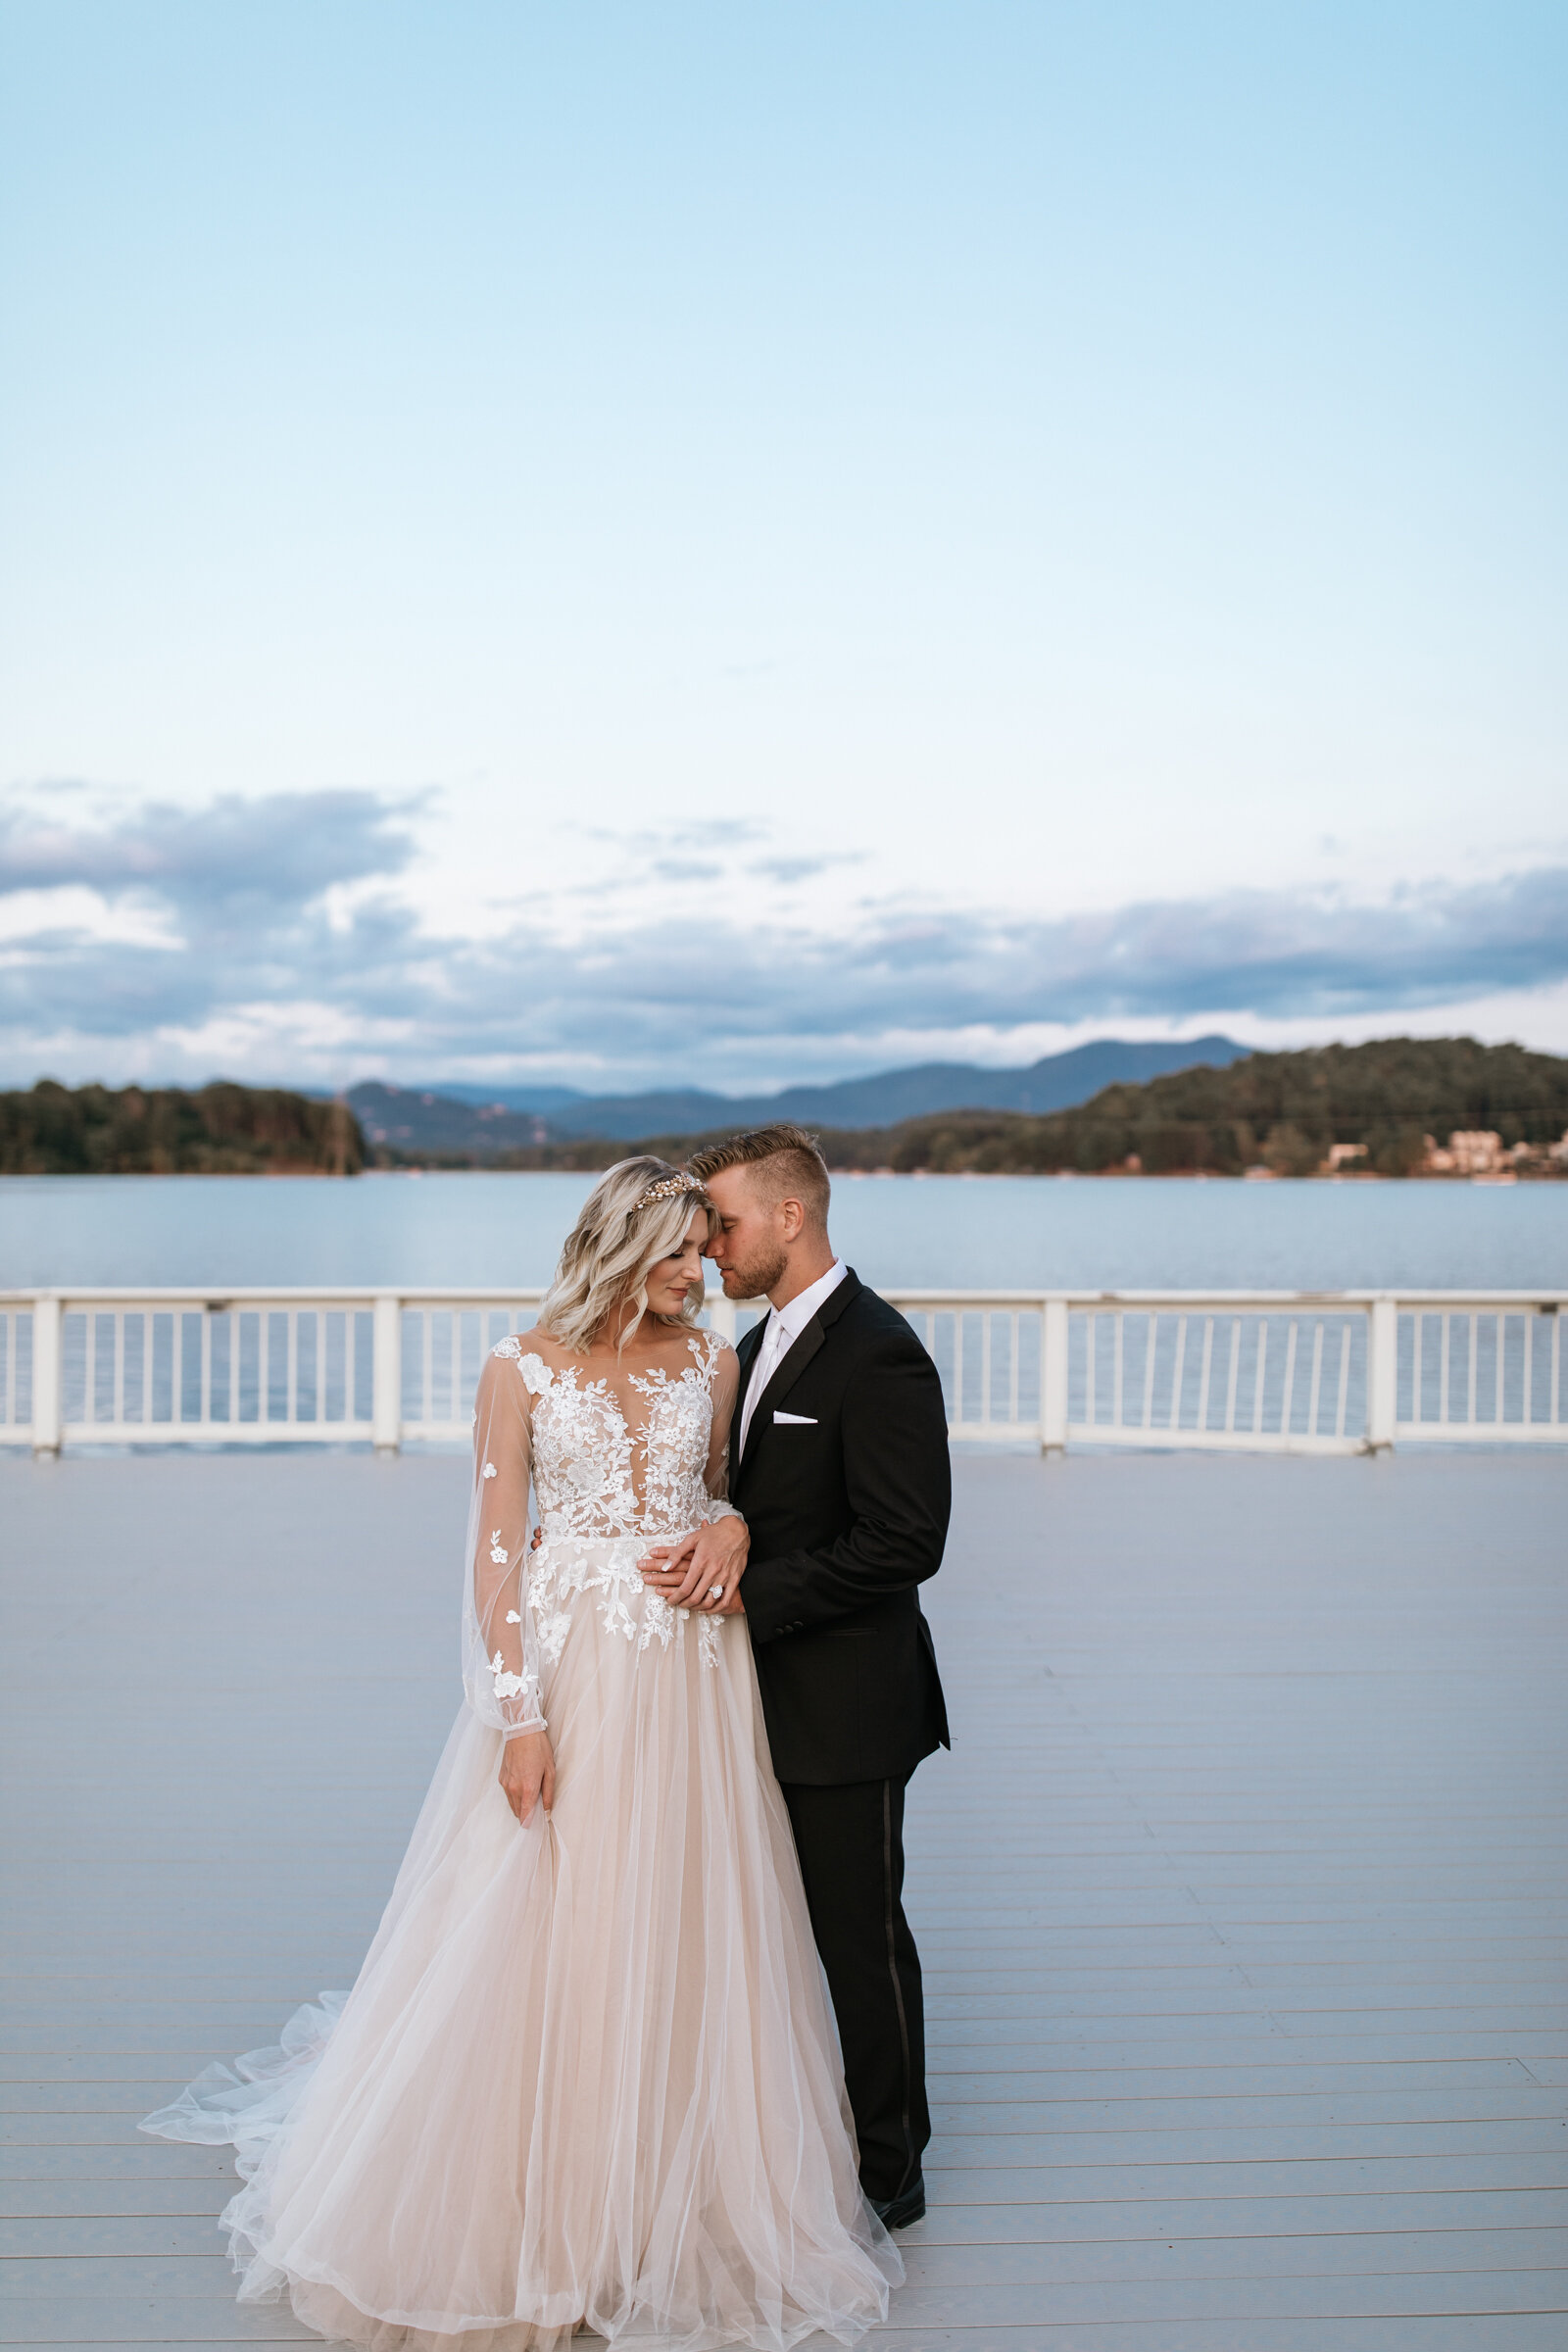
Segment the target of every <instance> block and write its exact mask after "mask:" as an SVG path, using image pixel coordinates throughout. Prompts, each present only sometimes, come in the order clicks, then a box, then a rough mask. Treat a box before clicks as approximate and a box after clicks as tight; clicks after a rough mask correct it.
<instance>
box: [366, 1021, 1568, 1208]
mask: <svg viewBox="0 0 1568 2352" xmlns="http://www.w3.org/2000/svg"><path fill="white" fill-rule="evenodd" d="M1455 1129H1462V1130H1482V1131H1489V1132H1492V1133H1495V1134H1496V1135H1498V1136H1500V1138H1501V1140H1502V1146H1503V1149H1504V1151H1508V1150H1510V1149H1511V1148H1512V1147H1513V1146H1515V1145H1528V1146H1533V1147H1535V1148H1536V1149H1535V1151H1534V1152H1533V1153H1531V1154H1530V1155H1529V1156H1526V1155H1524V1154H1521V1155H1520V1158H1519V1160H1518V1162H1517V1165H1518V1171H1519V1173H1520V1174H1522V1175H1543V1176H1544V1175H1551V1174H1558V1173H1568V1169H1565V1168H1564V1165H1563V1163H1562V1162H1561V1161H1557V1160H1553V1159H1551V1158H1550V1157H1549V1156H1548V1155H1547V1152H1546V1147H1547V1146H1549V1145H1551V1144H1553V1143H1556V1142H1557V1141H1558V1140H1559V1139H1560V1138H1561V1137H1562V1135H1563V1133H1564V1131H1565V1129H1568V1060H1564V1059H1563V1058H1561V1057H1560V1056H1558V1055H1556V1054H1531V1053H1527V1052H1526V1051H1525V1049H1524V1048H1523V1047H1522V1046H1483V1045H1478V1044H1477V1043H1476V1041H1475V1040H1474V1039H1473V1038H1465V1037H1460V1038H1410V1037H1397V1038H1386V1039H1383V1040H1380V1041H1379V1042H1378V1043H1376V1044H1373V1045H1365V1046H1323V1047H1316V1048H1313V1049H1311V1050H1309V1051H1307V1052H1304V1053H1299V1054H1252V1055H1251V1056H1250V1059H1248V1060H1246V1061H1238V1062H1234V1063H1232V1065H1231V1067H1230V1068H1229V1069H1223V1070H1217V1069H1211V1068H1209V1067H1207V1066H1206V1065H1205V1066H1203V1067H1201V1068H1197V1069H1191V1070H1177V1071H1174V1072H1172V1074H1171V1075H1170V1076H1169V1077H1165V1078H1153V1079H1151V1080H1150V1081H1149V1082H1148V1083H1147V1084H1146V1085H1143V1086H1109V1087H1106V1088H1105V1090H1104V1092H1103V1094H1099V1095H1096V1096H1095V1097H1094V1099H1093V1100H1092V1101H1091V1102H1088V1103H1081V1104H1079V1106H1078V1107H1077V1108H1076V1109H1073V1110H1057V1111H1052V1112H1050V1113H1048V1114H1047V1115H1045V1116H1043V1117H1039V1118H1036V1117H1031V1116H1029V1115H1027V1114H1025V1113H1023V1112H1021V1111H1004V1110H946V1111H939V1112H936V1113H934V1114H932V1115H931V1116H929V1117H926V1118H918V1119H906V1120H905V1121H904V1122H903V1124H902V1125H900V1126H897V1127H873V1128H865V1129H860V1130H858V1131H850V1130H845V1129H828V1130H824V1131H823V1133H822V1136H821V1143H822V1148H823V1151H824V1152H826V1154H827V1158H828V1162H829V1164H830V1165H831V1166H833V1167H835V1168H892V1169H895V1170H897V1171H899V1172H901V1173H903V1172H910V1171H913V1170H915V1169H925V1170H927V1171H929V1172H930V1173H932V1174H961V1173H964V1172H971V1171H972V1172H975V1173H981V1174H987V1175H998V1174H1007V1173H1012V1174H1033V1173H1039V1174H1052V1173H1057V1172H1060V1171H1061V1170H1063V1169H1076V1170H1078V1171H1080V1172H1082V1173H1083V1174H1086V1175H1094V1174H1098V1173H1102V1172H1104V1171H1107V1170H1113V1169H1126V1168H1127V1167H1128V1165H1129V1162H1133V1163H1135V1164H1136V1165H1138V1166H1140V1167H1141V1168H1142V1170H1143V1172H1144V1173H1145V1174H1146V1175H1151V1176H1156V1175H1194V1174H1200V1173H1207V1174H1212V1175H1217V1176H1239V1175H1240V1174H1241V1173H1242V1171H1243V1170H1244V1169H1246V1168H1250V1167H1267V1168H1269V1169H1270V1170H1271V1171H1272V1172H1273V1173H1274V1174H1276V1175H1281V1176H1310V1175H1313V1174H1315V1173H1316V1172H1317V1171H1318V1170H1319V1169H1320V1168H1321V1167H1323V1166H1324V1164H1325V1163H1326V1161H1327V1159H1328V1156H1329V1152H1330V1149H1331V1147H1332V1146H1333V1145H1335V1144H1341V1145H1350V1144H1363V1145H1365V1147H1366V1150H1365V1153H1364V1154H1363V1155H1360V1156H1358V1157H1356V1158H1355V1159H1354V1160H1352V1161H1350V1162H1348V1165H1349V1166H1350V1167H1351V1169H1352V1171H1362V1172H1365V1173H1367V1174H1370V1175H1379V1176H1412V1175H1417V1174H1420V1173H1423V1172H1431V1173H1434V1174H1436V1173H1440V1172H1442V1171H1441V1169H1440V1168H1438V1167H1432V1166H1431V1155H1430V1153H1429V1149H1428V1141H1429V1139H1433V1138H1435V1139H1436V1140H1437V1142H1438V1143H1439V1145H1446V1142H1447V1139H1448V1137H1449V1135H1450V1134H1451V1133H1452V1132H1453V1131H1454V1130H1455ZM720 1132H722V1131H720ZM711 1140H713V1138H712V1137H709V1136H704V1137H699V1136H692V1135H666V1136H651V1137H649V1138H647V1139H646V1140H645V1141H644V1142H643V1143H642V1144H640V1145H632V1144H625V1143H615V1142H607V1141H606V1140H605V1139H604V1138H602V1137H594V1138H582V1139H574V1140H573V1141H572V1142H570V1143H562V1144H543V1145H540V1146H538V1147H537V1148H536V1149H534V1150H531V1151H527V1152H511V1153H508V1154H507V1155H505V1157H503V1158H500V1159H497V1160H493V1161H491V1162H489V1163H488V1164H490V1165H492V1166H501V1167H519V1168H520V1167H530V1168H602V1167H608V1166H609V1165H610V1163H611V1162H612V1161H613V1160H615V1159H620V1158H622V1157H624V1155H625V1154H626V1153H627V1152H631V1151H634V1150H640V1151H648V1152H660V1153H661V1154H662V1156H663V1157H665V1158H672V1159H678V1158H680V1157H682V1156H683V1155H684V1154H685V1153H686V1152H689V1151H692V1150H694V1149H695V1148H696V1146H697V1145H698V1144H699V1143H700V1142H709V1141H711ZM377 1157H378V1158H379V1159H381V1160H383V1162H384V1163H385V1164H387V1165H395V1164H397V1159H398V1155H397V1154H394V1153H391V1152H378V1153H377ZM424 1164H425V1165H427V1166H428V1165H433V1164H434V1161H433V1160H432V1159H430V1158H426V1160H425V1162H424ZM449 1164H450V1163H449Z"/></svg>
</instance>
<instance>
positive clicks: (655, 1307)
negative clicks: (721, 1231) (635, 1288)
mask: <svg viewBox="0 0 1568 2352" xmlns="http://www.w3.org/2000/svg"><path fill="white" fill-rule="evenodd" d="M707 1240H708V1211H707V1209H706V1208H696V1209H693V1211H692V1215H691V1222H690V1223H689V1224H688V1226H687V1228H686V1238H685V1240H684V1241H683V1242H682V1243H681V1246H680V1248H679V1249H678V1250H674V1251H672V1252H671V1254H670V1255H669V1256H668V1257H662V1258H659V1259H658V1260H657V1261H656V1262H655V1263H654V1264H653V1265H652V1266H650V1268H649V1270H648V1311H649V1313H650V1314H653V1315H678V1314H679V1313H680V1310H681V1308H682V1307H683V1306H684V1305H685V1303H686V1298H687V1294H688V1293H689V1292H691V1291H693V1290H697V1291H700V1290H701V1289H702V1287H703V1248H704V1245H705V1243H706V1242H707Z"/></svg>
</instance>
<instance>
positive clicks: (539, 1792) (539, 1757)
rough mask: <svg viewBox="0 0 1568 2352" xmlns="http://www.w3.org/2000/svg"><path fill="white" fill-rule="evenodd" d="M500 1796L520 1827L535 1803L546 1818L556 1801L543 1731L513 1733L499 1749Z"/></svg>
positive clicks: (550, 1757) (550, 1756) (552, 1764)
mask: <svg viewBox="0 0 1568 2352" xmlns="http://www.w3.org/2000/svg"><path fill="white" fill-rule="evenodd" d="M501 1793H502V1794H503V1796H504V1797H505V1798H506V1800H507V1802H508V1804H509V1805H510V1806H511V1807H512V1810H513V1811H514V1813H515V1815H516V1816H517V1819H518V1821H519V1822H520V1823H521V1824H522V1825H523V1827H524V1828H526V1827H527V1825H528V1823H529V1822H530V1821H531V1820H532V1819H533V1809H534V1806H535V1805H536V1804H538V1803H541V1802H542V1803H543V1805H544V1809H545V1812H546V1814H547V1815H548V1813H549V1811H550V1808H551V1806H552V1805H553V1804H554V1803H555V1801H556V1759H555V1754H554V1751H553V1750H552V1748H551V1745H550V1741H549V1739H548V1738H547V1737H546V1735H545V1734H544V1733H543V1732H516V1733H515V1734H514V1735H513V1737H512V1738H511V1739H510V1740H508V1741H507V1743H506V1745H505V1747H504V1748H503V1749H502V1750H501Z"/></svg>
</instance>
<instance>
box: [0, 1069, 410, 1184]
mask: <svg viewBox="0 0 1568 2352" xmlns="http://www.w3.org/2000/svg"><path fill="white" fill-rule="evenodd" d="M364 1164H365V1138H364V1136H363V1135H362V1134H361V1133H360V1126H359V1121H358V1120H357V1119H356V1118H355V1116H354V1114H353V1112H352V1111H351V1110H349V1109H348V1108H347V1106H346V1105H345V1104H343V1103H317V1102H312V1101H311V1100H310V1098H309V1097H308V1096H305V1095H293V1094H286V1093H284V1092H282V1091H281V1090H280V1089H278V1088H275V1087H252V1086H231V1085H229V1084H227V1083H226V1082H223V1081H220V1082H219V1083H218V1084H217V1085H214V1086H204V1087H200V1088H198V1089H197V1090H196V1091H195V1092H194V1093H191V1094H187V1093H185V1092H184V1091H183V1090H182V1089H180V1088H178V1087H172V1086H162V1087H150V1086H127V1087H123V1088H120V1089H119V1090H118V1091H117V1090H116V1089H113V1088H110V1087H104V1086H82V1087H75V1088H68V1087H64V1086H57V1085H56V1084H55V1083H54V1081H53V1080H52V1079H49V1078H45V1079H43V1080H42V1081H41V1082H40V1083H39V1084H38V1085H37V1086H34V1087H32V1088H30V1089H29V1090H28V1092H27V1093H25V1094H9V1095H8V1094H0V1175H4V1176H142V1175H151V1176H173V1175H181V1176H198V1175H199V1176H257V1175H267V1174H269V1173H274V1174H281V1173H284V1172H290V1173H313V1172H314V1173H318V1174H322V1175H345V1176H352V1175H355V1174H357V1173H358V1171H359V1169H360V1168H362V1167H363V1166H364Z"/></svg>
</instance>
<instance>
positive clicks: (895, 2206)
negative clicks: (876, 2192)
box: [867, 2173, 925, 2229]
mask: <svg viewBox="0 0 1568 2352" xmlns="http://www.w3.org/2000/svg"><path fill="white" fill-rule="evenodd" d="M867 2202H868V2204H869V2205H870V2208H871V2211H872V2212H873V2213H874V2214H875V2215H876V2218H877V2220H878V2221H879V2222H880V2223H881V2225H882V2227H883V2229H907V2228H908V2227H909V2224H910V2223H911V2222H923V2221H924V2220H925V2180H924V2179H923V2178H922V2176H921V2175H920V2174H919V2173H916V2174H915V2176H914V2179H913V2180H911V2181H910V2182H909V2185H908V2187H907V2188H901V2189H900V2191H899V2193H898V2195H897V2196H896V2197H871V2198H868V2199H867Z"/></svg>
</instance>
